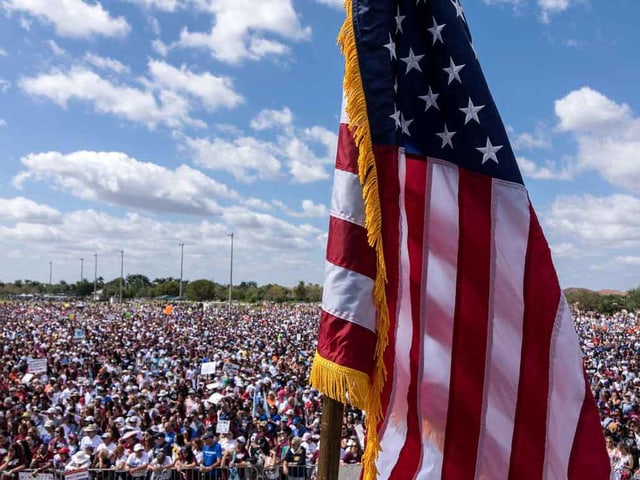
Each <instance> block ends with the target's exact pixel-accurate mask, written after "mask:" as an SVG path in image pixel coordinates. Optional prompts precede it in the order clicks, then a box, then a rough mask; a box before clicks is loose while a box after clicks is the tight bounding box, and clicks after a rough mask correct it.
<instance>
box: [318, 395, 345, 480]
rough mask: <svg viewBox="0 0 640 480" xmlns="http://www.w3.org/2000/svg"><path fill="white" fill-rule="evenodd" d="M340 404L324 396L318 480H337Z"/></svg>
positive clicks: (341, 412)
mask: <svg viewBox="0 0 640 480" xmlns="http://www.w3.org/2000/svg"><path fill="white" fill-rule="evenodd" d="M343 411H344V406H343V405H342V403H340V402H338V401H336V400H334V399H332V398H329V397H328V396H326V395H325V396H324V398H323V400H322V422H321V424H320V453H319V456H318V480H337V479H338V472H339V470H340V441H341V437H342V416H343Z"/></svg>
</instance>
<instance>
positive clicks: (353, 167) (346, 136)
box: [336, 123, 358, 175]
mask: <svg viewBox="0 0 640 480" xmlns="http://www.w3.org/2000/svg"><path fill="white" fill-rule="evenodd" d="M336 168H337V169H338V170H345V171H347V172H351V173H355V174H356V175H357V174H358V147H356V144H355V142H354V141H353V135H351V131H350V130H349V126H348V125H346V124H344V123H341V124H340V129H339V130H338V153H337V155H336Z"/></svg>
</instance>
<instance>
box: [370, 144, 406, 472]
mask: <svg viewBox="0 0 640 480" xmlns="http://www.w3.org/2000/svg"><path fill="white" fill-rule="evenodd" d="M396 175H397V177H398V179H399V187H400V191H399V192H398V193H399V199H398V200H397V202H398V204H399V218H400V228H399V238H398V240H396V242H397V243H398V244H399V246H400V247H399V252H398V260H399V269H398V292H397V299H398V303H397V327H396V335H395V342H396V343H395V351H396V352H403V353H402V354H401V355H396V356H395V358H394V360H395V364H394V368H393V372H394V386H393V391H392V394H391V398H390V404H389V410H388V411H387V418H390V419H392V421H391V422H388V423H387V424H386V425H385V430H384V432H383V433H382V434H381V436H380V437H381V439H380V445H381V447H382V452H381V454H380V456H379V458H378V471H379V476H378V478H379V479H387V478H394V477H392V472H393V470H394V468H395V466H396V465H397V463H398V461H399V460H400V459H401V458H400V452H401V451H402V449H403V447H404V444H405V441H406V439H407V430H408V425H407V416H408V414H409V404H408V401H407V399H408V395H409V386H410V382H411V375H410V374H409V373H410V371H411V359H410V355H408V353H409V352H410V351H411V346H412V344H413V331H414V326H413V318H412V315H411V298H410V296H411V292H410V286H409V274H410V272H409V254H408V251H407V248H406V246H407V242H408V228H407V212H406V205H405V201H406V198H405V192H406V158H405V155H404V152H403V151H402V150H400V152H399V154H398V172H397V174H396ZM406 473H408V472H405V474H406ZM395 478H397V477H395Z"/></svg>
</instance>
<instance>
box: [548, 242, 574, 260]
mask: <svg viewBox="0 0 640 480" xmlns="http://www.w3.org/2000/svg"><path fill="white" fill-rule="evenodd" d="M549 248H551V252H552V253H553V256H554V257H574V256H576V255H577V253H578V249H577V248H576V246H575V245H574V244H573V243H557V244H552V245H549Z"/></svg>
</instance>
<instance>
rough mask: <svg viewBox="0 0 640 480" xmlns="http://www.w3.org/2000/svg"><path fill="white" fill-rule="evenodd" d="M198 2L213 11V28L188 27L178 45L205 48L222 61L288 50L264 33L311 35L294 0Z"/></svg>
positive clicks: (288, 36)
mask: <svg viewBox="0 0 640 480" xmlns="http://www.w3.org/2000/svg"><path fill="white" fill-rule="evenodd" d="M195 4H196V6H197V7H199V8H201V9H202V10H204V11H206V12H208V13H211V14H212V15H214V17H215V19H214V21H213V25H212V27H211V30H210V31H209V32H191V31H189V30H188V29H186V28H185V29H184V30H183V31H182V32H181V34H180V39H179V40H178V42H176V44H175V46H180V47H191V48H206V49H208V50H209V51H210V52H211V55H212V56H213V57H214V58H216V59H217V60H220V61H222V62H228V63H239V62H241V61H242V60H245V59H250V60H258V59H261V58H263V57H265V56H267V55H272V54H278V55H283V54H286V53H288V52H289V47H287V46H286V45H285V44H284V43H282V42H281V41H278V40H275V39H273V38H267V37H266V36H265V35H273V36H278V37H281V38H283V39H286V40H291V41H300V40H308V39H309V38H310V37H311V28H310V27H303V26H302V25H301V23H300V19H299V17H298V14H297V13H296V11H295V9H294V7H293V3H292V0H262V1H260V2H256V1H254V0H218V1H215V2H210V1H207V0H196V1H195Z"/></svg>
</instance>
